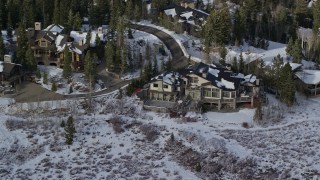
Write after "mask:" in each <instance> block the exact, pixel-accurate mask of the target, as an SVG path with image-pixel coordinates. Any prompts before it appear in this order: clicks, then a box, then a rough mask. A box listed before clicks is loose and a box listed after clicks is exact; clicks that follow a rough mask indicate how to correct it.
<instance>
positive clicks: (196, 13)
mask: <svg viewBox="0 0 320 180" xmlns="http://www.w3.org/2000/svg"><path fill="white" fill-rule="evenodd" d="M173 8H174V9H175V10H176V13H177V15H178V16H179V17H181V16H180V15H181V14H183V13H186V12H190V11H192V16H193V17H195V18H203V19H206V18H207V17H208V16H209V14H208V13H206V12H204V11H201V10H197V9H192V8H190V7H187V8H185V7H183V6H179V5H177V4H169V5H168V6H166V7H164V8H163V9H162V10H163V11H164V10H167V9H173Z"/></svg>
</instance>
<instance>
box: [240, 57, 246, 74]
mask: <svg viewBox="0 0 320 180" xmlns="http://www.w3.org/2000/svg"><path fill="white" fill-rule="evenodd" d="M244 71H245V64H244V61H243V56H242V52H241V53H240V59H239V72H242V73H243V72H244Z"/></svg>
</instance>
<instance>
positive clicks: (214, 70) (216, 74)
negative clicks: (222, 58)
mask: <svg viewBox="0 0 320 180" xmlns="http://www.w3.org/2000/svg"><path fill="white" fill-rule="evenodd" d="M208 72H209V73H210V74H212V75H214V76H215V77H218V76H219V72H220V70H219V69H213V68H211V67H209V71H208Z"/></svg>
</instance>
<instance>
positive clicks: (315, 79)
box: [295, 69, 320, 85]
mask: <svg viewBox="0 0 320 180" xmlns="http://www.w3.org/2000/svg"><path fill="white" fill-rule="evenodd" d="M295 74H296V76H297V77H298V78H299V79H300V80H301V81H303V82H304V83H305V84H309V85H318V84H320V70H306V69H305V70H303V71H299V72H297V73H295Z"/></svg>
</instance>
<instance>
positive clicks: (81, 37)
mask: <svg viewBox="0 0 320 180" xmlns="http://www.w3.org/2000/svg"><path fill="white" fill-rule="evenodd" d="M87 34H88V33H87V32H80V31H71V32H70V37H72V38H73V39H74V41H75V42H79V41H83V43H84V44H85V43H86V36H87ZM97 35H98V36H99V38H100V40H101V41H104V35H103V34H98V33H97V32H96V31H92V32H91V39H90V46H95V41H96V36H97Z"/></svg>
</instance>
